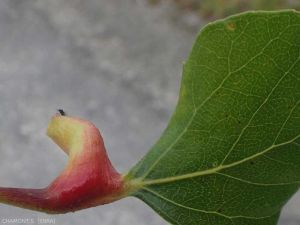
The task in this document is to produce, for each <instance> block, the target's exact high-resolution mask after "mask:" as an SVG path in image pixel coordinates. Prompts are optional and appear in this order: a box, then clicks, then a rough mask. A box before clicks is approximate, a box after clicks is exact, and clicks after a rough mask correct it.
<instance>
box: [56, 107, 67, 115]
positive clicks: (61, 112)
mask: <svg viewBox="0 0 300 225" xmlns="http://www.w3.org/2000/svg"><path fill="white" fill-rule="evenodd" d="M57 111H58V112H59V114H60V115H61V116H66V115H67V114H66V112H65V111H64V110H63V109H58V110H57Z"/></svg>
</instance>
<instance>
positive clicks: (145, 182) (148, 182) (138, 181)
mask: <svg viewBox="0 0 300 225" xmlns="http://www.w3.org/2000/svg"><path fill="white" fill-rule="evenodd" d="M294 108H295V107H294ZM298 138H300V134H299V135H297V136H296V137H294V138H293V139H291V140H289V141H286V142H282V143H279V144H273V145H271V146H270V147H268V148H266V149H264V150H263V151H261V152H258V153H256V154H254V155H252V156H249V157H246V158H244V159H242V160H239V161H236V162H233V163H230V164H227V165H220V166H217V167H214V168H211V169H207V170H203V171H197V172H193V173H187V174H183V175H178V176H170V177H165V178H159V179H152V180H141V179H138V178H137V179H134V180H132V181H131V182H132V184H133V185H134V186H137V187H145V186H149V185H157V184H164V183H171V182H176V181H180V180H185V179H190V178H195V177H199V176H205V175H210V174H216V173H218V172H220V171H221V170H224V169H228V168H231V167H234V166H237V165H239V164H242V163H244V162H247V161H250V160H253V159H255V158H256V157H259V156H261V155H263V154H266V153H267V152H269V151H271V150H273V149H275V148H278V147H281V146H284V145H287V144H291V143H293V142H294V141H296V140H297V139H298Z"/></svg>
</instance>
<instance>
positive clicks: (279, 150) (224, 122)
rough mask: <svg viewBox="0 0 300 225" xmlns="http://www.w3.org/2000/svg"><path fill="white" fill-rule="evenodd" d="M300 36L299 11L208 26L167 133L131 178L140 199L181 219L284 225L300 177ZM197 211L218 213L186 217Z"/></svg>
mask: <svg viewBox="0 0 300 225" xmlns="http://www.w3.org/2000/svg"><path fill="white" fill-rule="evenodd" d="M299 33H300V16H299V14H298V13H296V12H294V11H281V12H256V13H253V12H251V13H244V14H241V15H237V16H233V17H229V18H228V19H225V20H222V21H217V22H215V23H213V24H210V25H208V26H207V27H205V28H204V29H203V30H202V31H201V33H200V34H199V36H198V38H197V41H196V43H195V45H194V46H193V49H192V53H191V55H190V57H189V59H188V61H187V63H186V64H185V65H184V70H183V78H182V86H181V90H180V97H179V101H178V105H177V107H176V111H175V113H174V114H173V116H172V118H171V121H170V123H169V125H168V127H167V129H166V130H165V132H164V133H163V135H162V136H161V138H160V139H159V141H158V142H157V143H156V144H155V145H154V147H153V148H152V149H151V151H150V152H149V153H148V154H147V155H146V156H145V158H144V159H143V160H142V161H140V162H139V164H137V166H136V167H134V168H133V169H132V170H131V172H130V173H129V175H128V179H134V180H136V182H137V183H139V185H138V186H139V187H141V189H140V190H138V191H136V192H135V193H134V195H135V196H137V197H138V198H140V199H142V200H143V201H145V202H146V203H147V204H149V205H150V206H151V207H152V208H154V209H155V210H156V211H159V213H160V214H162V216H163V217H164V218H165V219H167V220H168V221H169V222H171V223H173V224H212V225H213V224H220V225H225V224H235V225H239V224H247V223H249V224H258V223H262V224H268V225H272V224H276V221H277V218H278V214H279V212H280V210H281V208H282V206H283V205H284V204H285V203H286V201H287V200H288V199H289V198H290V197H291V196H292V195H293V194H294V193H295V192H296V191H297V190H298V188H299V181H300V154H299V153H298V152H300V151H298V150H300V144H299V143H300V117H299V115H300V105H299V102H300V92H299V90H300V82H299V81H300V75H299V74H300V54H299V53H300V47H299V46H300V39H299V38H298V37H300V36H299ZM297 151H298V152H297ZM298 156H299V157H298ZM272 170H273V171H276V172H277V174H276V175H275V174H272V173H271V172H268V171H272ZM191 187H192V188H191ZM231 189H232V190H235V192H232V191H231ZM174 195H175V196H174ZM180 195H182V196H183V197H181V196H180ZM274 196H275V197H274ZM157 198H159V199H160V201H159V200H157ZM170 204H171V205H172V206H168V205H170ZM161 206H165V208H164V209H161V210H160V209H159V208H160V207H161ZM167 206H168V207H167ZM192 209H193V211H197V213H198V214H199V213H202V214H205V213H206V214H209V213H208V212H210V214H214V217H212V216H210V217H209V216H207V215H206V214H205V216H203V218H202V219H199V218H198V219H195V218H194V219H193V220H191V221H190V220H188V219H186V221H185V222H184V223H183V222H180V221H181V219H180V218H181V217H184V218H186V215H189V214H191V210H192ZM187 210H188V211H187ZM218 210H220V212H219V211H218ZM183 211H185V213H183ZM174 212H176V213H175V214H174ZM212 212H214V213H212ZM221 212H222V213H221ZM172 213H173V214H172ZM171 214H172V216H170V215H171ZM198 214H197V215H198ZM178 215H180V217H179V216H178ZM216 215H217V216H221V217H222V218H223V219H216V218H215V216H216ZM195 217H197V216H195ZM204 217H205V218H204ZM218 218H219V217H218ZM202 220H203V221H202ZM187 221H188V222H187ZM201 221H202V222H201ZM209 221H214V222H209ZM258 221H260V222H258ZM262 221H263V222H262Z"/></svg>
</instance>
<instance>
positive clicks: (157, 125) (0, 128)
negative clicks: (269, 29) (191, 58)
mask: <svg viewBox="0 0 300 225" xmlns="http://www.w3.org/2000/svg"><path fill="white" fill-rule="evenodd" d="M205 23H206V22H205V21H202V20H201V19H200V18H199V17H198V16H197V15H195V14H194V13H192V12H189V11H185V10H184V11H182V10H179V9H178V8H177V7H176V6H175V5H173V4H172V3H171V2H163V3H161V4H159V5H156V6H151V5H149V3H148V2H147V1H144V0H136V1H134V0H122V1H120V0H84V1H83V0H80V1H79V0H43V1H42V0H1V1H0V118H1V122H0V165H1V169H0V186H20V187H43V186H46V185H47V184H48V183H49V182H50V181H51V180H52V179H53V178H54V177H55V176H56V175H57V174H58V173H59V172H60V171H61V170H62V169H63V168H64V165H65V163H66V159H67V158H66V156H65V154H64V153H63V152H62V151H61V150H60V149H59V148H58V147H57V146H56V145H55V144H54V143H52V142H51V140H50V139H49V138H47V137H46V134H45V132H46V128H47V124H48V121H49V119H50V117H51V116H52V115H53V114H54V113H55V111H56V109H58V108H63V109H64V110H65V111H66V112H67V113H69V114H71V115H76V116H79V117H83V118H86V119H88V120H91V121H93V122H94V123H95V124H96V125H97V126H98V127H99V128H100V130H101V131H102V134H103V136H104V140H105V143H106V147H107V150H108V153H109V155H110V158H111V160H112V162H113V164H114V165H115V166H116V167H117V169H118V170H119V171H120V172H125V171H127V170H128V169H130V167H131V166H132V165H134V164H135V163H136V162H137V161H138V160H139V159H140V158H141V157H142V156H143V155H144V154H145V153H146V152H147V150H148V149H149V148H150V147H151V145H152V144H153V143H154V142H155V141H156V139H157V138H158V137H159V136H160V134H161V132H162V131H163V129H164V128H165V126H166V125H167V122H168V120H169V118H170V115H171V113H172V111H173V109H174V107H175V105H176V100H177V93H178V90H179V84H180V78H181V67H182V62H183V61H184V60H185V59H186V58H187V56H188V53H189V51H190V49H191V46H192V43H193V41H194V39H195V35H196V33H197V32H198V30H199V29H200V28H201V26H203V25H204V24H205ZM299 208H300V196H299V195H297V196H295V197H294V198H293V199H292V200H291V201H290V203H289V204H288V205H287V206H286V208H285V210H284V212H283V214H282V218H281V222H280V224H281V225H296V224H298V225H299V224H300V213H299ZM9 218H24V219H26V218H29V219H34V220H35V224H37V219H38V218H42V219H47V218H48V219H52V222H53V219H55V224H60V225H66V224H73V225H79V224H86V225H95V224H99V225H166V224H167V223H166V222H165V221H164V220H163V219H161V218H160V217H159V216H158V215H156V214H155V213H154V212H153V211H152V210H151V209H150V208H149V207H148V206H146V205H145V204H144V203H142V202H141V201H139V200H137V199H134V198H128V199H124V200H121V201H119V202H116V203H114V204H110V205H105V206H101V207H96V208H92V209H87V210H83V211H79V212H76V213H70V214H66V215H58V216H53V215H46V214H42V213H38V212H33V211H29V210H24V209H19V208H15V207H9V206H5V205H0V224H1V223H3V219H9ZM1 221H2V222H1ZM3 224H4V223H3ZM46 224H50V223H46Z"/></svg>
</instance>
